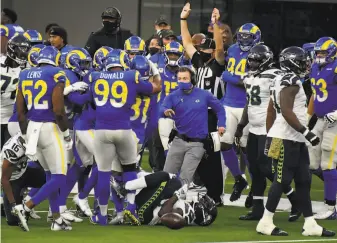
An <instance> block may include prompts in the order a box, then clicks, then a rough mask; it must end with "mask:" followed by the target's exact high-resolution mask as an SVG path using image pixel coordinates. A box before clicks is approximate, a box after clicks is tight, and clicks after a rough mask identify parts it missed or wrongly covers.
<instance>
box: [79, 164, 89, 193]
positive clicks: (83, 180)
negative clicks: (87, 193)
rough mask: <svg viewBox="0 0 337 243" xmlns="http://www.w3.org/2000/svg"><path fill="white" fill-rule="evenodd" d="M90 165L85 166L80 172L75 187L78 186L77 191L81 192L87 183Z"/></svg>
mask: <svg viewBox="0 0 337 243" xmlns="http://www.w3.org/2000/svg"><path fill="white" fill-rule="evenodd" d="M91 167H92V166H91V165H89V166H87V167H86V168H82V170H83V171H82V172H81V173H80V174H79V178H78V182H77V186H78V191H79V192H80V191H82V190H83V188H84V186H85V184H86V183H87V181H88V177H89V174H90V171H91Z"/></svg>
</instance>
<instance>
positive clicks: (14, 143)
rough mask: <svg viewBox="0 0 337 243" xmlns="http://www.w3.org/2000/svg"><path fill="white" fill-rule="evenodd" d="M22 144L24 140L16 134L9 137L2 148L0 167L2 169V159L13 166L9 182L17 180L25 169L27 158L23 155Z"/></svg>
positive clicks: (24, 149) (23, 148)
mask: <svg viewBox="0 0 337 243" xmlns="http://www.w3.org/2000/svg"><path fill="white" fill-rule="evenodd" d="M24 143H25V141H24V139H23V138H22V137H21V134H19V133H18V134H16V135H15V136H13V137H11V138H10V139H9V140H8V141H7V142H6V143H5V145H4V146H3V148H2V151H1V161H0V167H2V163H3V160H4V159H6V160H8V161H9V162H10V163H12V164H13V165H14V170H13V174H12V176H11V178H10V180H11V181H12V180H17V179H19V178H20V177H21V176H22V175H23V173H25V171H26V169H27V160H28V157H27V156H26V155H25V152H26V148H25V146H24Z"/></svg>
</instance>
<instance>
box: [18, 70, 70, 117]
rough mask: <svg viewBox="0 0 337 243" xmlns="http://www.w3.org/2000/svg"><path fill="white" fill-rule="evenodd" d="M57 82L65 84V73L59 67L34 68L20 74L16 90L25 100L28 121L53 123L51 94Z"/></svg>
mask: <svg viewBox="0 0 337 243" xmlns="http://www.w3.org/2000/svg"><path fill="white" fill-rule="evenodd" d="M58 82H62V83H66V82H67V77H66V75H65V72H64V71H63V70H62V69H61V68H59V67H54V66H43V67H35V68H30V69H25V70H23V71H22V72H21V73H20V76H19V85H18V88H19V89H20V90H21V91H22V94H23V96H24V98H25V101H26V105H27V108H28V116H29V119H30V120H32V121H36V122H55V115H54V112H53V104H52V94H53V90H54V88H55V86H56V84H57V83H58Z"/></svg>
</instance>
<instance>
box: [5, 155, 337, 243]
mask: <svg viewBox="0 0 337 243" xmlns="http://www.w3.org/2000/svg"><path fill="white" fill-rule="evenodd" d="M143 161H144V163H143V166H144V167H145V168H147V166H146V165H147V162H146V161H147V156H144V160H143ZM147 169H148V168H147ZM232 183H233V181H232V178H228V180H227V183H226V185H227V186H226V193H230V192H231V185H232ZM244 193H248V191H244ZM322 198H323V184H322V183H321V182H320V181H319V180H317V179H316V178H314V182H313V185H312V200H316V201H320V200H321V199H322ZM68 202H69V203H68V208H71V207H73V208H74V205H73V204H72V201H71V200H70V199H69V201H68ZM47 208H48V204H47V203H43V204H42V205H41V206H39V207H37V208H36V210H41V211H45V210H47ZM218 209H219V214H218V218H217V219H216V221H215V222H214V224H212V225H211V226H210V227H204V228H203V227H186V228H183V229H181V230H177V231H174V230H170V229H168V228H165V227H163V226H151V227H150V226H139V227H137V226H105V227H102V226H96V225H92V224H90V223H89V220H85V221H84V222H82V223H77V224H75V223H73V224H72V226H73V230H72V231H69V232H51V231H50V223H47V222H46V216H47V213H39V215H40V216H42V219H40V220H29V227H30V232H23V231H22V230H21V229H20V228H19V227H8V226H7V225H6V222H5V220H4V218H1V242H2V243H30V242H32V243H68V242H69V243H80V242H88V243H89V242H93V243H107V242H116V243H122V242H130V243H145V242H146V243H147V242H148V243H196V242H312V241H315V242H337V237H336V238H333V239H325V238H319V237H317V238H316V237H310V238H308V237H303V236H302V235H301V230H302V226H303V217H302V218H300V219H299V220H298V222H295V223H288V221H287V217H288V213H285V212H280V213H277V214H276V216H275V219H274V222H275V224H276V225H277V226H279V227H280V228H282V229H284V230H286V231H287V232H288V233H289V236H288V237H267V236H261V235H258V234H257V233H256V231H255V227H256V224H257V222H244V221H240V220H238V217H239V216H240V215H242V214H245V213H247V212H248V211H249V210H247V209H246V208H240V207H228V206H227V207H220V208H218ZM320 224H321V225H322V226H324V227H326V228H328V229H332V230H335V231H337V220H334V221H321V222H320Z"/></svg>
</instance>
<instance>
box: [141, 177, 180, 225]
mask: <svg viewBox="0 0 337 243" xmlns="http://www.w3.org/2000/svg"><path fill="white" fill-rule="evenodd" d="M180 187H181V182H180V180H179V179H177V178H173V179H170V180H168V181H162V182H160V183H158V186H156V187H152V188H144V189H142V190H141V191H140V192H139V193H138V194H137V196H136V205H137V208H138V216H139V219H140V222H141V223H142V224H149V223H150V222H151V220H152V219H153V210H154V209H155V208H156V207H158V206H159V205H160V202H161V201H162V200H165V199H169V198H171V197H172V196H173V193H174V192H175V191H176V190H178V189H179V188H180Z"/></svg>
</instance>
